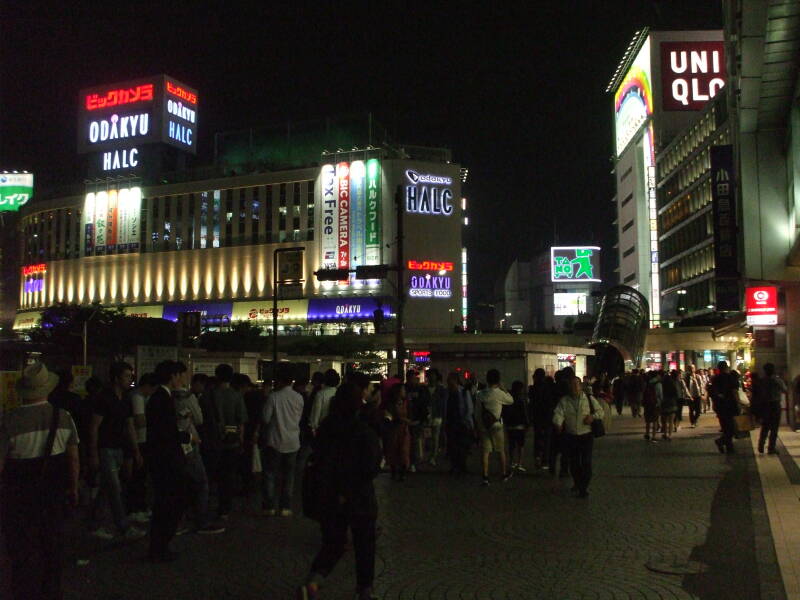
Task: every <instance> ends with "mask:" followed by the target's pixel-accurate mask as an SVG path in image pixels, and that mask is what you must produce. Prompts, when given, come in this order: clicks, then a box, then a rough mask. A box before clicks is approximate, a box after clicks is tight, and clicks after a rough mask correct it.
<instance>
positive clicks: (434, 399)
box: [427, 369, 447, 467]
mask: <svg viewBox="0 0 800 600" xmlns="http://www.w3.org/2000/svg"><path fill="white" fill-rule="evenodd" d="M427 376H428V389H429V391H430V397H431V416H430V431H431V458H430V464H431V466H432V467H435V466H436V460H437V457H438V456H439V444H440V438H441V435H442V423H443V422H444V416H445V411H446V410H447V388H446V387H444V385H442V374H441V373H439V370H438V369H428V371H427Z"/></svg>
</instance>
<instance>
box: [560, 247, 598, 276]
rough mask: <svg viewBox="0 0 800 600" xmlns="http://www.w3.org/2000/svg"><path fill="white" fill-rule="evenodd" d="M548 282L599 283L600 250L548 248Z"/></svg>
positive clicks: (588, 248)
mask: <svg viewBox="0 0 800 600" xmlns="http://www.w3.org/2000/svg"><path fill="white" fill-rule="evenodd" d="M550 269H551V271H550V280H551V281H554V282H561V281H567V282H572V281H577V282H592V281H595V282H599V281H600V248H599V247H597V246H556V247H552V248H550Z"/></svg>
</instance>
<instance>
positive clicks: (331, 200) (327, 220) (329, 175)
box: [320, 165, 339, 269]
mask: <svg viewBox="0 0 800 600" xmlns="http://www.w3.org/2000/svg"><path fill="white" fill-rule="evenodd" d="M320 186H321V187H322V228H321V230H322V244H321V245H320V246H321V251H322V256H321V257H320V258H321V259H322V261H321V264H322V268H323V269H335V268H336V265H337V260H336V255H337V251H338V250H337V249H338V245H339V237H338V236H339V233H338V231H339V217H338V210H337V203H336V169H335V168H334V166H333V165H324V166H323V167H322V173H321V175H320Z"/></svg>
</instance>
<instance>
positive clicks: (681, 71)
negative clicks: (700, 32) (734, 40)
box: [661, 41, 727, 110]
mask: <svg viewBox="0 0 800 600" xmlns="http://www.w3.org/2000/svg"><path fill="white" fill-rule="evenodd" d="M726 77H727V75H726V69H725V43H724V42H722V41H717V42H696V41H686V42H661V93H662V105H663V107H664V110H700V109H702V108H703V106H704V105H705V103H706V102H708V101H709V100H710V99H711V98H713V97H714V96H716V94H717V92H719V90H721V89H722V88H723V87H724V86H725V80H726Z"/></svg>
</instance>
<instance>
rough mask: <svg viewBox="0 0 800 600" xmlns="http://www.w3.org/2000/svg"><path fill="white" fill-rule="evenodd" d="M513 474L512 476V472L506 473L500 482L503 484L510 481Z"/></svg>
mask: <svg viewBox="0 0 800 600" xmlns="http://www.w3.org/2000/svg"><path fill="white" fill-rule="evenodd" d="M513 474H514V471H509V472H508V473H506V474H505V475H503V479H502V482H503V483H505V482H506V481H508V480H509V479H511V476H512V475H513Z"/></svg>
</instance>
